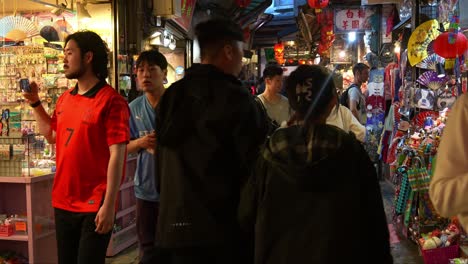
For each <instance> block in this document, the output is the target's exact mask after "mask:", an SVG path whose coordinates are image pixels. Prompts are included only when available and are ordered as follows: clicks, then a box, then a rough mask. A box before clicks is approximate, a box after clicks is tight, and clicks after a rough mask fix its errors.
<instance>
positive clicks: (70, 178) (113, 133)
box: [52, 82, 130, 212]
mask: <svg viewBox="0 0 468 264" xmlns="http://www.w3.org/2000/svg"><path fill="white" fill-rule="evenodd" d="M77 90H78V88H77V87H75V88H74V89H70V90H68V91H66V92H65V93H64V94H62V95H61V96H60V98H59V99H58V101H57V106H56V109H55V111H54V114H53V116H52V129H53V130H55V132H56V150H57V172H56V176H55V180H54V187H53V190H52V206H53V207H55V208H59V209H63V210H67V211H72V212H97V211H98V210H99V207H100V205H101V204H102V202H103V199H104V195H105V191H106V187H107V167H108V163H109V157H110V152H109V147H110V146H111V145H113V144H119V143H128V141H129V139H130V130H129V125H128V124H129V109H128V104H127V102H126V101H125V99H124V98H123V97H122V96H120V95H119V94H118V93H117V92H116V91H115V90H114V89H113V88H112V87H111V86H109V85H108V84H107V83H105V82H100V83H98V84H97V85H96V86H95V87H93V88H92V89H91V90H89V91H88V92H86V93H85V94H83V95H79V94H77ZM124 164H125V163H124Z"/></svg>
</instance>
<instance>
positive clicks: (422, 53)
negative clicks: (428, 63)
mask: <svg viewBox="0 0 468 264" xmlns="http://www.w3.org/2000/svg"><path fill="white" fill-rule="evenodd" d="M438 29H439V23H438V21H437V20H436V19H432V20H429V21H426V22H424V23H422V24H421V25H419V26H418V27H417V28H416V29H415V30H414V31H413V33H411V36H410V38H409V40H408V60H409V62H410V64H411V66H414V65H416V64H418V63H419V62H421V61H422V60H423V59H424V58H426V57H427V56H428V54H427V48H428V46H429V45H430V43H431V42H432V41H433V40H434V39H436V38H437V36H439V34H440V32H439V30H438Z"/></svg>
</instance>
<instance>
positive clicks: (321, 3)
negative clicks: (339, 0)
mask: <svg viewBox="0 0 468 264" xmlns="http://www.w3.org/2000/svg"><path fill="white" fill-rule="evenodd" d="M307 3H308V4H309V6H310V7H311V8H317V9H318V8H325V7H327V5H328V0H307Z"/></svg>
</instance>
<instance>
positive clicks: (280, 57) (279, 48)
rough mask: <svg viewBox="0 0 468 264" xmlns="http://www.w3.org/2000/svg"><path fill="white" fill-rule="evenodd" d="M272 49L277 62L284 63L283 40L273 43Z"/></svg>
mask: <svg viewBox="0 0 468 264" xmlns="http://www.w3.org/2000/svg"><path fill="white" fill-rule="evenodd" d="M273 50H274V51H275V59H276V61H277V62H278V63H279V64H284V62H285V59H284V44H283V42H278V43H276V44H275V46H274V47H273Z"/></svg>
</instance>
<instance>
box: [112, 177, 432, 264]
mask: <svg viewBox="0 0 468 264" xmlns="http://www.w3.org/2000/svg"><path fill="white" fill-rule="evenodd" d="M381 188H382V196H383V200H384V206H385V211H386V214H387V220H388V223H389V230H390V243H391V246H392V255H393V258H394V263H395V264H424V261H423V259H422V257H421V256H419V252H418V247H417V245H416V244H415V243H413V242H411V241H408V240H406V239H405V238H404V237H399V236H398V234H397V233H396V231H395V229H394V228H393V225H392V222H391V208H392V203H393V197H394V190H393V187H392V185H391V184H390V183H389V182H386V181H382V182H381ZM363 254H365V247H364V248H363ZM137 263H138V250H137V246H136V245H133V246H131V247H130V248H128V249H126V250H124V251H122V252H121V253H120V254H118V255H116V256H114V257H110V258H107V260H106V264H137Z"/></svg>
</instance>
